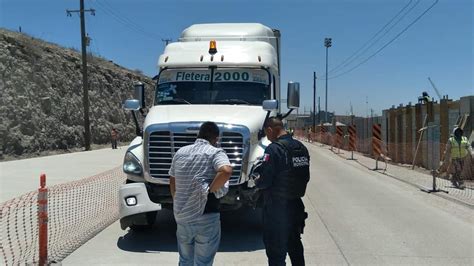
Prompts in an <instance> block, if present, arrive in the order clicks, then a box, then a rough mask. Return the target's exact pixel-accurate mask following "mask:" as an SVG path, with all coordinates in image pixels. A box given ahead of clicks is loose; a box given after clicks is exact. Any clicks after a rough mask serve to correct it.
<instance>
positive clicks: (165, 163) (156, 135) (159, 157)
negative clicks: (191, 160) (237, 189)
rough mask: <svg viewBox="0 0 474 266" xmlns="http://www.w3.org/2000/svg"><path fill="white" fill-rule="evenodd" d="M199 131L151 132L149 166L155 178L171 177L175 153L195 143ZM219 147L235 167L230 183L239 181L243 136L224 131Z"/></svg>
mask: <svg viewBox="0 0 474 266" xmlns="http://www.w3.org/2000/svg"><path fill="white" fill-rule="evenodd" d="M196 137H197V133H187V132H186V133H178V132H170V131H155V132H151V133H150V135H149V141H148V166H149V170H150V175H151V176H152V177H154V178H169V175H168V170H169V168H170V166H171V160H172V158H173V155H174V154H175V153H176V152H177V151H178V150H179V149H180V148H181V147H184V146H186V145H190V144H193V143H194V141H195V140H196ZM217 145H218V147H221V148H222V149H223V150H224V151H225V152H226V153H227V156H228V157H229V160H230V163H231V164H232V167H233V172H232V176H231V178H230V183H231V184H234V183H237V182H238V181H239V178H240V175H241V172H242V160H243V153H244V140H243V136H242V134H240V133H237V132H222V133H221V136H220V138H219V142H218V144H217Z"/></svg>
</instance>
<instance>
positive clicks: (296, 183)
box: [256, 117, 309, 265]
mask: <svg viewBox="0 0 474 266" xmlns="http://www.w3.org/2000/svg"><path fill="white" fill-rule="evenodd" d="M264 129H265V134H266V136H267V138H268V139H269V140H270V141H271V142H272V143H271V144H270V145H269V146H268V147H267V148H266V149H265V154H264V157H263V163H262V166H261V169H260V177H259V178H258V179H257V180H256V185H257V187H258V188H259V189H261V190H262V191H263V197H264V207H263V224H264V229H263V241H264V244H265V249H266V253H267V257H268V264H269V265H285V259H286V254H287V253H288V255H289V256H290V259H291V263H292V265H304V264H305V262H304V255H303V244H302V243H301V234H302V233H303V228H304V220H305V219H306V218H307V213H306V212H305V211H304V204H303V201H302V200H301V197H303V195H304V193H305V190H306V184H307V182H308V181H309V154H308V150H307V149H306V147H305V146H304V145H303V144H302V143H301V142H299V141H297V140H295V139H293V138H292V137H291V135H290V134H288V133H287V132H286V131H285V130H284V127H283V123H282V121H281V119H280V118H278V117H270V118H268V119H267V120H266V121H265V124H264Z"/></svg>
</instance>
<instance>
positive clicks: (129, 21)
mask: <svg viewBox="0 0 474 266" xmlns="http://www.w3.org/2000/svg"><path fill="white" fill-rule="evenodd" d="M102 2H103V3H104V4H105V5H106V6H107V7H108V8H109V9H110V11H112V12H113V13H115V14H117V15H118V16H119V17H121V18H122V19H123V20H124V21H125V22H127V23H129V24H130V25H132V26H134V27H135V28H137V29H140V31H141V32H143V33H145V34H148V35H151V36H154V37H156V38H159V39H162V38H163V37H162V36H160V35H158V34H156V33H154V32H149V31H147V30H146V29H145V28H143V27H142V26H140V25H139V24H137V23H135V21H133V20H131V19H129V18H128V17H127V16H125V15H124V14H122V13H120V12H119V11H117V9H115V8H114V7H113V6H112V5H111V4H109V3H108V2H107V1H106V0H102Z"/></svg>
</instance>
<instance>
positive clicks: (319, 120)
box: [318, 96, 321, 124]
mask: <svg viewBox="0 0 474 266" xmlns="http://www.w3.org/2000/svg"><path fill="white" fill-rule="evenodd" d="M319 123H321V97H319V96H318V124H319Z"/></svg>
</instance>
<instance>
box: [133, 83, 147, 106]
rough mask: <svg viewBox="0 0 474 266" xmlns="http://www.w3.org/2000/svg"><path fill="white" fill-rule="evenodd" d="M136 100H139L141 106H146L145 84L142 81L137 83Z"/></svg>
mask: <svg viewBox="0 0 474 266" xmlns="http://www.w3.org/2000/svg"><path fill="white" fill-rule="evenodd" d="M134 98H135V100H137V101H138V103H139V105H140V108H138V109H142V108H144V107H145V84H143V83H141V82H137V83H136V84H135V97H134Z"/></svg>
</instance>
